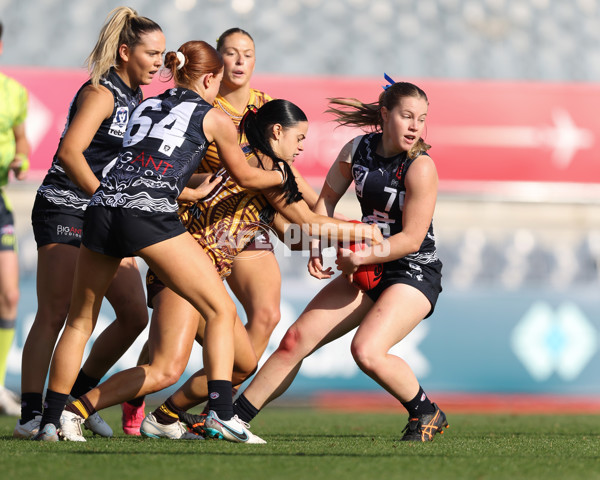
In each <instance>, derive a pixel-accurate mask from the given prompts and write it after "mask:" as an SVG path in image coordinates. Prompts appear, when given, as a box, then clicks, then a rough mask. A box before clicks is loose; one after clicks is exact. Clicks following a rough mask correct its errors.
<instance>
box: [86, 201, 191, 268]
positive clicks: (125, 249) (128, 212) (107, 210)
mask: <svg viewBox="0 0 600 480" xmlns="http://www.w3.org/2000/svg"><path fill="white" fill-rule="evenodd" d="M186 232H187V230H186V229H185V227H184V226H183V224H182V223H181V221H180V220H179V217H178V216H177V212H172V213H159V212H145V211H143V210H140V209H137V208H115V207H103V206H97V205H96V206H93V207H88V208H87V210H86V211H85V216H84V234H83V239H82V242H83V244H84V245H85V246H86V248H89V249H90V250H92V251H94V252H97V253H102V254H103V255H109V256H111V257H117V258H124V257H132V256H134V255H135V254H136V252H137V251H138V250H141V249H142V248H144V247H149V246H150V245H154V244H155V243H158V242H162V241H164V240H168V239H169V238H173V237H176V236H178V235H181V234H182V233H186Z"/></svg>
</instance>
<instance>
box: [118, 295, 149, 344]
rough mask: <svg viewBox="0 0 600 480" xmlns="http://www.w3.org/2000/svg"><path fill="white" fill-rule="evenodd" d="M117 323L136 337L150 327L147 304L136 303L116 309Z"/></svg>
mask: <svg viewBox="0 0 600 480" xmlns="http://www.w3.org/2000/svg"><path fill="white" fill-rule="evenodd" d="M115 313H116V315H117V321H118V322H119V323H120V324H121V325H122V328H124V329H127V330H129V331H131V333H133V334H135V335H136V336H137V335H138V334H140V333H141V332H142V331H143V330H144V329H145V328H146V326H147V325H148V308H147V307H146V305H145V304H143V303H139V302H135V303H129V304H127V305H123V306H121V307H120V308H115Z"/></svg>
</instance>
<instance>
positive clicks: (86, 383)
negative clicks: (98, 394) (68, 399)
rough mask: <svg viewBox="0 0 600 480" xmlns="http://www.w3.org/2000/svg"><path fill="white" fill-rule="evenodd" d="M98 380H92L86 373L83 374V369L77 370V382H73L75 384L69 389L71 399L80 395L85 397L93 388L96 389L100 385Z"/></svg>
mask: <svg viewBox="0 0 600 480" xmlns="http://www.w3.org/2000/svg"><path fill="white" fill-rule="evenodd" d="M100 380H101V379H100V378H92V377H90V376H89V375H87V374H86V373H84V371H83V368H82V369H81V370H79V375H77V380H75V384H74V385H73V388H72V389H71V396H72V397H73V398H79V397H81V396H82V395H85V394H86V393H88V392H89V391H90V390H92V389H93V388H96V387H97V386H98V384H99V383H100Z"/></svg>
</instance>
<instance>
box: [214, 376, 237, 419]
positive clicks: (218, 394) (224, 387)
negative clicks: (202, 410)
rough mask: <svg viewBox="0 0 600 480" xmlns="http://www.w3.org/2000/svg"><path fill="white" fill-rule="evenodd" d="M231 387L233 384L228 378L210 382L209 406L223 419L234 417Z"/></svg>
mask: <svg viewBox="0 0 600 480" xmlns="http://www.w3.org/2000/svg"><path fill="white" fill-rule="evenodd" d="M231 389H232V385H231V382H230V381H228V380H209V382H208V408H209V409H210V410H213V411H214V412H215V413H216V414H217V415H218V416H219V418H220V419H221V420H229V419H230V418H231V417H233V402H232V400H231Z"/></svg>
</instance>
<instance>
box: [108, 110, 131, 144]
mask: <svg viewBox="0 0 600 480" xmlns="http://www.w3.org/2000/svg"><path fill="white" fill-rule="evenodd" d="M128 120H129V109H128V108H127V107H118V108H117V111H116V112H115V116H114V118H113V122H112V124H111V126H110V128H109V129H108V134H109V135H112V136H113V137H119V138H123V137H124V136H125V131H126V130H127V122H128Z"/></svg>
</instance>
